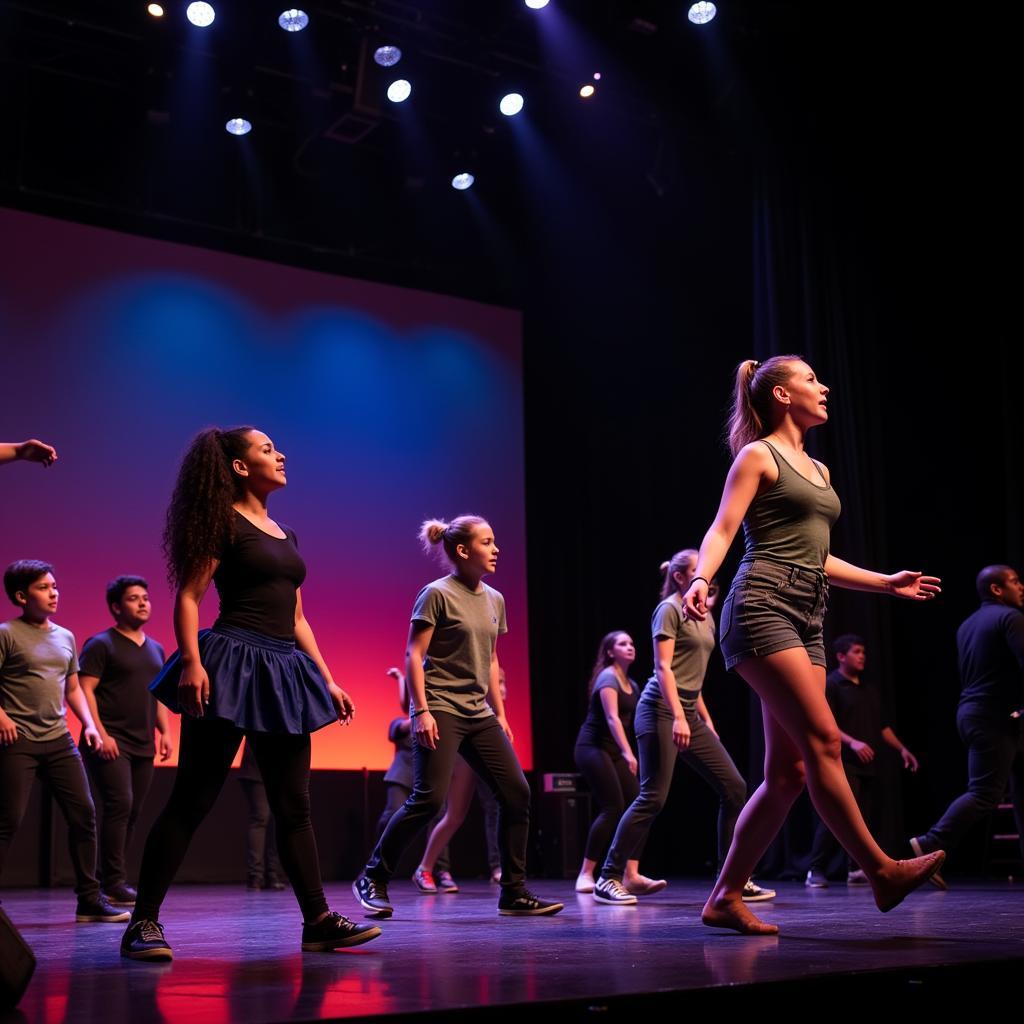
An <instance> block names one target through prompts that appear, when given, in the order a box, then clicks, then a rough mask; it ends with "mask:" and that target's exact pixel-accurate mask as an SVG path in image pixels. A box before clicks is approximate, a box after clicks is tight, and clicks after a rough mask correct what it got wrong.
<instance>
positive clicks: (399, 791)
mask: <svg viewBox="0 0 1024 1024" xmlns="http://www.w3.org/2000/svg"><path fill="white" fill-rule="evenodd" d="M385 785H386V786H387V792H388V795H387V802H386V803H385V804H384V810H383V811H381V812H380V818H379V819H378V820H377V839H378V840H379V839H380V837H381V836H382V835H384V829H386V828H387V827H388V822H389V821H390V820H391V819H392V818H393V817H394V816H395V815H396V814H397V813H398V810H399V808H400V807H401V806H402V804H404V803H405V801H406V800H408V799H409V797H410V796H412V790H411V789H409V787H408V786H403V785H402V784H401V783H399V782H387V783H385ZM443 817H444V808H442V809H441V810H440V811H438V813H437V816H436V817H435V818H434V819H433V820H432V821H428V822H427V825H426V828H425V831H426V832H427V834H428V835H429V834H430V832H431V831H432V830H433V828H434V826H435V825H436V824H437V823H438V822H439V821H440V820H441V818H443ZM451 869H452V862H451V850H450V848H449V847H447V846H446V847H445V848H444V849H443V850H442V851H441V852H440V854H439V855H438V858H437V861H436V863H435V864H434V870H435V871H438V872H440V871H451Z"/></svg>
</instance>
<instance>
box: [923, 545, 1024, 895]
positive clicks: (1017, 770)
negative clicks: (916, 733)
mask: <svg viewBox="0 0 1024 1024" xmlns="http://www.w3.org/2000/svg"><path fill="white" fill-rule="evenodd" d="M977 586H978V596H979V597H980V598H981V607H980V608H979V609H978V610H977V611H976V612H975V613H974V614H973V615H971V616H970V617H969V618H967V619H966V620H965V621H964V622H963V624H962V625H961V626H960V628H959V629H958V630H957V634H956V646H957V653H958V655H959V661H960V679H961V681H962V683H963V690H962V691H961V693H960V706H959V708H958V709H957V716H956V724H957V729H958V730H959V732H960V738H961V739H962V740H963V741H964V743H965V744H966V745H967V748H968V761H967V766H968V783H967V792H966V793H964V794H963V795H962V796H959V797H957V798H956V800H954V801H953V802H952V803H951V804H950V805H949V807H948V808H947V809H946V813H945V814H943V816H942V818H941V819H940V820H939V822H938V824H936V825H933V826H932V827H931V828H930V829H929V830H928V831H927V832H926V833H925V834H924V835H923V836H915V837H914V838H913V839H911V840H910V845H911V847H912V848H913V850H914V852H915V853H918V854H920V853H921V851H924V852H926V853H927V852H928V851H930V850H936V849H945V850H949V849H951V848H952V847H954V846H956V845H957V843H959V842H960V840H961V839H963V837H964V835H965V834H966V833H967V832H968V830H969V829H970V828H971V826H972V825H974V824H975V823H976V822H977V821H978V820H979V819H981V818H983V817H984V816H985V815H986V814H988V813H989V812H991V811H993V810H995V808H996V807H997V806H998V804H999V801H1000V800H1002V798H1003V794H1004V793H1005V792H1006V785H1007V783H1008V782H1010V783H1012V790H1013V813H1014V817H1015V818H1016V820H1017V833H1018V835H1019V836H1020V842H1021V856H1022V857H1024V732H1022V729H1021V716H1020V711H1021V708H1022V707H1024V613H1022V609H1024V583H1021V580H1020V576H1019V575H1018V574H1017V572H1016V570H1014V569H1011V568H1010V567H1009V566H1008V565H990V566H987V567H986V568H984V569H982V570H981V572H980V573H979V574H978V582H977ZM936 880H937V884H938V885H939V886H940V887H941V888H944V887H945V883H944V882H943V881H942V880H941V879H940V878H939V876H937V875H935V876H933V881H936Z"/></svg>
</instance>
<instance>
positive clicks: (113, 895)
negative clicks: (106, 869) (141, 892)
mask: <svg viewBox="0 0 1024 1024" xmlns="http://www.w3.org/2000/svg"><path fill="white" fill-rule="evenodd" d="M103 895H104V896H105V897H106V900H107V902H108V903H109V904H110V905H111V906H112V907H134V906H135V898H136V897H137V896H138V893H137V892H136V891H135V890H134V889H133V888H132V887H131V886H130V885H125V884H124V883H123V882H122V883H121V884H120V885H115V886H113V888H110V889H104V890H103Z"/></svg>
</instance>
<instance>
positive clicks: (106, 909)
mask: <svg viewBox="0 0 1024 1024" xmlns="http://www.w3.org/2000/svg"><path fill="white" fill-rule="evenodd" d="M131 916H132V915H131V914H129V913H128V911H127V910H118V909H117V907H112V906H111V905H110V904H109V903H108V902H107V900H106V899H105V898H104V897H103V896H97V897H96V898H95V899H92V900H83V899H79V901H78V906H77V907H75V920H76V921H79V922H81V923H87V922H92V923H95V922H104V923H107V922H109V923H115V922H117V921H127V920H128V918H130V917H131Z"/></svg>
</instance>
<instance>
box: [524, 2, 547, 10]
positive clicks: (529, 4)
mask: <svg viewBox="0 0 1024 1024" xmlns="http://www.w3.org/2000/svg"><path fill="white" fill-rule="evenodd" d="M548 2H549V0H526V6H527V7H529V8H530V10H531V11H540V10H543V9H544V8H545V7H547V5H548Z"/></svg>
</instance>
